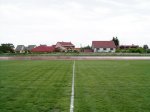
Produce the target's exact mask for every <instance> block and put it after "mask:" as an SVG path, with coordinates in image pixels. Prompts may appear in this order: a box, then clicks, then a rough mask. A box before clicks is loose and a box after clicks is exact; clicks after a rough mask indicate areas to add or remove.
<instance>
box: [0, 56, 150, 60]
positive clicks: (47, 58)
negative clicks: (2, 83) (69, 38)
mask: <svg viewBox="0 0 150 112" xmlns="http://www.w3.org/2000/svg"><path fill="white" fill-rule="evenodd" d="M0 60H150V57H140V56H139V57H138V56H136V57H135V56H134V57H133V56H130V57H123V56H122V57H121V56H12V57H0Z"/></svg>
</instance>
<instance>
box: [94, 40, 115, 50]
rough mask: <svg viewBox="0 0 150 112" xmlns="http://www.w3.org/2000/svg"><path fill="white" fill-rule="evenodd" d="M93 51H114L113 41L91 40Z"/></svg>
mask: <svg viewBox="0 0 150 112" xmlns="http://www.w3.org/2000/svg"><path fill="white" fill-rule="evenodd" d="M92 49H93V51H94V52H116V45H115V43H114V41H92Z"/></svg>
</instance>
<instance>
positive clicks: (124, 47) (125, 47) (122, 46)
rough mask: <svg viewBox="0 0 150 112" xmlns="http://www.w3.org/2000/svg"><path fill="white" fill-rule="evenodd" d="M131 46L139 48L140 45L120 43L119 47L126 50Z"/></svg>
mask: <svg viewBox="0 0 150 112" xmlns="http://www.w3.org/2000/svg"><path fill="white" fill-rule="evenodd" d="M130 48H139V46H138V45H134V44H132V45H120V46H119V49H122V50H123V49H124V50H126V49H130Z"/></svg>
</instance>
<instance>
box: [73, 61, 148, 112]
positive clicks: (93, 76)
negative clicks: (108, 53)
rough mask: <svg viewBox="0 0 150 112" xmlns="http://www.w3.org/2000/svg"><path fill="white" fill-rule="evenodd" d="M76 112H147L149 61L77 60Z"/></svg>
mask: <svg viewBox="0 0 150 112" xmlns="http://www.w3.org/2000/svg"><path fill="white" fill-rule="evenodd" d="M75 79H76V80H75V92H76V94H75V112H150V61H76V78H75Z"/></svg>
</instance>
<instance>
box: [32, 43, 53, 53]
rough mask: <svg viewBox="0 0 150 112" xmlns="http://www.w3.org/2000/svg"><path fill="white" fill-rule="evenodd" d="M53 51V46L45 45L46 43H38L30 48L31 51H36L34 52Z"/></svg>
mask: <svg viewBox="0 0 150 112" xmlns="http://www.w3.org/2000/svg"><path fill="white" fill-rule="evenodd" d="M54 51H55V47H54V46H46V45H40V46H38V47H35V48H33V49H32V50H31V52H36V53H50V52H54Z"/></svg>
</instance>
